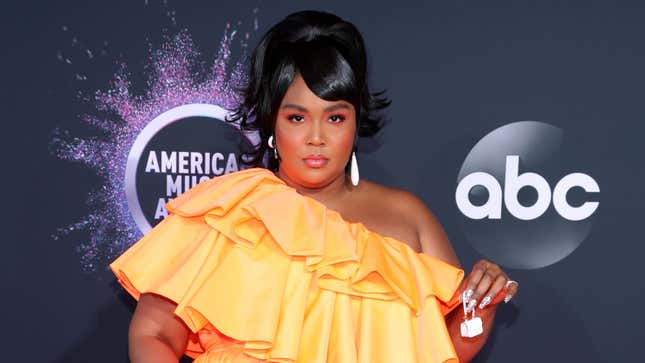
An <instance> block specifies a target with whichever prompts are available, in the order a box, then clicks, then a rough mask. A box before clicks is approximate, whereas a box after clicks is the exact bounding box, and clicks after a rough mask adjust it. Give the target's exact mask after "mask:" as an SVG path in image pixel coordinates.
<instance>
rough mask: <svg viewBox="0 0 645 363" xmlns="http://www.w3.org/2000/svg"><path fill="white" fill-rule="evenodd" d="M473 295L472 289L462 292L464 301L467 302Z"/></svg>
mask: <svg viewBox="0 0 645 363" xmlns="http://www.w3.org/2000/svg"><path fill="white" fill-rule="evenodd" d="M474 293H475V291H473V289H468V290H466V292H464V295H465V296H464V301H469V300H470V298H471V297H472V296H473V294H474Z"/></svg>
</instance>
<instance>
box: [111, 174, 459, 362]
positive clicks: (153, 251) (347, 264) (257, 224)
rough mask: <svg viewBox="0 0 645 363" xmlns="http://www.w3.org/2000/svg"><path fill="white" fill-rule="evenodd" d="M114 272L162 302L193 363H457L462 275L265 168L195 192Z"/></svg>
mask: <svg viewBox="0 0 645 363" xmlns="http://www.w3.org/2000/svg"><path fill="white" fill-rule="evenodd" d="M166 208H167V210H168V212H169V214H168V216H167V217H166V218H164V219H163V220H162V221H161V222H160V223H159V224H157V225H156V226H155V227H154V228H153V229H152V230H151V231H150V232H148V233H147V234H145V235H144V236H143V237H142V238H141V239H140V240H138V241H137V242H136V243H134V244H133V245H132V246H131V247H130V248H129V249H127V250H126V251H125V252H124V253H123V254H122V255H120V256H119V257H118V258H117V259H116V260H114V261H113V262H112V263H111V264H110V268H111V270H112V271H113V272H114V274H115V275H116V276H117V278H118V281H119V283H120V284H121V285H122V286H123V287H124V288H125V289H126V290H127V291H128V293H130V294H131V295H132V296H133V297H134V298H135V299H137V300H138V299H139V297H140V294H142V293H154V294H158V295H161V296H163V297H165V298H167V299H169V300H171V301H173V302H175V303H176V304H177V307H176V309H175V314H176V315H177V316H178V317H179V318H181V319H182V320H183V322H184V323H185V324H186V325H187V326H188V328H190V331H191V333H190V337H189V341H188V345H187V347H186V350H185V352H184V353H185V354H186V355H188V356H190V357H192V358H195V362H196V363H224V362H262V361H266V362H306V363H309V362H337V363H368V362H369V363H380V362H383V363H386V362H387V363H408V362H410V363H411V362H424V363H425V362H429V363H441V362H450V363H455V362H458V359H457V355H456V353H455V350H454V347H453V344H452V341H451V338H450V335H449V334H448V330H447V327H446V324H445V320H444V317H445V315H446V314H448V313H449V312H450V311H451V310H453V309H454V308H455V307H456V306H458V305H459V304H460V303H461V302H460V300H459V293H458V291H457V290H458V286H459V284H460V282H461V280H462V279H463V277H464V271H463V270H462V269H460V268H458V267H456V266H453V265H451V264H448V263H446V262H444V261H442V260H440V259H437V258H434V257H432V256H430V255H427V254H423V253H417V252H415V251H414V250H413V249H411V248H410V247H409V246H408V245H407V244H405V243H404V242H402V241H399V240H396V239H394V238H390V237H386V236H382V235H379V234H378V233H375V232H373V231H370V230H368V229H367V228H366V227H365V226H364V225H363V224H361V223H355V222H349V221H346V220H344V219H343V218H342V217H341V215H340V214H339V213H338V212H336V211H334V210H332V209H329V208H327V207H325V206H324V205H323V204H322V203H320V202H318V201H316V200H314V199H313V198H310V197H307V196H304V195H301V194H299V193H297V192H296V190H295V189H294V188H292V187H290V186H288V185H287V184H286V183H285V182H284V181H282V180H281V179H280V178H278V177H277V176H276V175H275V174H273V172H271V171H269V170H267V169H263V168H251V169H245V170H241V171H237V172H233V173H229V174H226V175H222V176H218V177H214V178H212V179H209V180H206V181H203V182H201V183H199V184H197V185H195V186H194V187H193V188H191V189H190V190H188V191H186V192H185V193H183V194H181V195H179V196H178V197H176V198H174V199H173V200H171V201H170V202H168V203H167V204H166Z"/></svg>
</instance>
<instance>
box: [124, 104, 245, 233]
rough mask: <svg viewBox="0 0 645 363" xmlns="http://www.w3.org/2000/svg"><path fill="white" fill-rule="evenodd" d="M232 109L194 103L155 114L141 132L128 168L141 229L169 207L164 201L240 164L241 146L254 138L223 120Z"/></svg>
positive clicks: (127, 178) (129, 194) (133, 207)
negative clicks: (166, 206)
mask: <svg viewBox="0 0 645 363" xmlns="http://www.w3.org/2000/svg"><path fill="white" fill-rule="evenodd" d="M228 114H229V112H228V111H227V110H225V109H223V108H221V107H219V106H215V105H211V104H189V105H182V106H179V107H175V108H173V109H170V110H168V111H166V112H164V113H162V114H161V115H159V116H157V117H156V118H154V119H153V120H152V121H151V122H150V123H149V124H148V125H147V126H146V127H145V128H144V129H143V130H142V131H141V133H140V134H139V135H138V137H137V138H136V140H135V142H134V144H133V145H132V148H131V149H130V153H129V155H128V161H127V164H126V170H125V193H126V199H127V201H128V208H129V209H130V212H131V213H132V217H133V218H134V221H135V222H136V224H137V226H138V227H139V229H140V230H141V232H142V233H144V234H145V233H146V232H148V231H149V230H150V229H152V227H153V226H154V225H155V224H157V223H158V222H160V221H161V220H162V219H163V218H164V217H165V216H167V215H168V212H167V211H166V209H165V204H166V203H167V202H168V201H169V200H170V199H172V198H174V197H176V196H178V195H179V194H181V193H183V192H185V191H186V190H188V189H190V188H191V187H193V186H194V185H196V184H197V183H199V182H202V181H204V180H207V179H210V178H211V177H213V176H217V175H222V174H226V173H230V172H233V171H237V170H239V169H240V166H241V162H240V161H241V160H240V157H239V155H238V154H239V152H238V151H239V147H240V145H241V144H242V143H246V144H247V145H248V143H249V142H251V143H252V144H254V139H255V138H256V137H255V135H245V134H243V133H242V132H240V130H238V129H237V128H236V127H235V125H233V124H232V123H229V122H226V121H223V120H224V119H225V117H226V116H227V115H228Z"/></svg>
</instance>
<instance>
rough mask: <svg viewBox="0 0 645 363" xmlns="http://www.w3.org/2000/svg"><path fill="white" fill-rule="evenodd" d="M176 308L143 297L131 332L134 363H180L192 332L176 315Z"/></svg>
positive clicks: (153, 297)
mask: <svg viewBox="0 0 645 363" xmlns="http://www.w3.org/2000/svg"><path fill="white" fill-rule="evenodd" d="M176 307H177V305H176V304H175V303H174V302H172V301H170V300H167V299H166V298H164V297H161V296H159V295H155V294H142V295H141V297H140V298H139V302H138V303H137V308H136V310H135V311H134V314H133V315H132V320H131V321H130V328H129V331H128V352H129V356H130V361H131V362H132V363H148V362H155V363H166V362H168V363H170V362H173V363H177V362H178V361H179V359H180V358H181V357H182V355H183V353H184V350H185V349H186V345H187V344H188V334H189V332H190V330H189V329H188V327H187V326H186V324H184V322H183V321H181V319H179V318H178V317H177V316H176V315H175V314H174V310H175V308H176Z"/></svg>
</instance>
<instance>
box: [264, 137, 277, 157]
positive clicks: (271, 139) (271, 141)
mask: <svg viewBox="0 0 645 363" xmlns="http://www.w3.org/2000/svg"><path fill="white" fill-rule="evenodd" d="M267 144H268V145H269V147H270V148H271V149H273V158H274V159H276V160H277V159H278V148H276V147H275V144H274V143H273V135H271V136H269V139H268V140H267Z"/></svg>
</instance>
